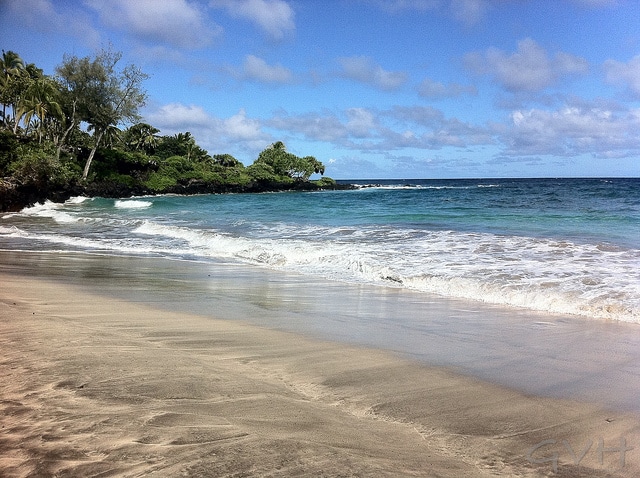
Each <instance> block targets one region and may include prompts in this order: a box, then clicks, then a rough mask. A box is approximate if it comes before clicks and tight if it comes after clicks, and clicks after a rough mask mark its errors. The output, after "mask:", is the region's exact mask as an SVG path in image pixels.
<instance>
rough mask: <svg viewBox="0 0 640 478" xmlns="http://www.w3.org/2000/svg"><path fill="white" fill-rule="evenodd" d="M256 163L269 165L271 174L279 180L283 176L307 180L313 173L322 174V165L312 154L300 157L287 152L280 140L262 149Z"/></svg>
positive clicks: (282, 178)
mask: <svg viewBox="0 0 640 478" xmlns="http://www.w3.org/2000/svg"><path fill="white" fill-rule="evenodd" d="M256 163H257V164H264V165H267V166H270V167H271V168H272V170H273V174H274V175H276V176H278V177H279V180H281V181H282V180H285V181H286V179H285V178H290V179H295V180H298V181H308V180H309V177H310V176H311V175H312V174H314V173H318V174H324V165H323V164H322V163H321V162H320V161H318V160H317V159H316V158H314V157H313V156H305V157H304V158H301V157H298V156H296V155H295V154H292V153H289V152H287V150H286V148H285V145H284V143H283V142H282V141H278V142H276V143H273V144H272V145H271V146H269V147H268V148H266V149H265V150H264V151H262V152H261V153H260V155H259V156H258V159H257V160H256V161H255V163H254V164H256Z"/></svg>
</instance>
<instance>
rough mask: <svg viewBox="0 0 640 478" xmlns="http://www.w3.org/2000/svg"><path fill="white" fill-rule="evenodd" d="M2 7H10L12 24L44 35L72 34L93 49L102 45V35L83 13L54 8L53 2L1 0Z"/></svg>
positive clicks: (58, 6)
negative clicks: (20, 25)
mask: <svg viewBox="0 0 640 478" xmlns="http://www.w3.org/2000/svg"><path fill="white" fill-rule="evenodd" d="M0 5H2V6H3V7H4V6H6V7H8V11H9V12H10V14H11V16H12V18H13V19H12V20H11V21H12V22H20V23H22V24H24V25H26V26H28V27H29V28H33V29H35V30H36V31H41V32H44V33H49V32H65V33H71V34H72V35H73V36H75V37H77V38H81V39H82V40H84V41H85V42H86V44H88V45H89V46H91V47H92V48H95V47H97V46H98V45H99V44H100V34H99V33H98V32H97V31H96V30H95V29H94V28H93V26H92V25H91V22H90V21H89V19H88V16H87V15H85V14H84V13H83V12H82V11H78V10H75V11H73V12H71V11H66V10H59V9H60V5H59V4H58V5H56V6H55V7H54V4H53V2H52V1H51V0H0ZM56 7H57V8H56Z"/></svg>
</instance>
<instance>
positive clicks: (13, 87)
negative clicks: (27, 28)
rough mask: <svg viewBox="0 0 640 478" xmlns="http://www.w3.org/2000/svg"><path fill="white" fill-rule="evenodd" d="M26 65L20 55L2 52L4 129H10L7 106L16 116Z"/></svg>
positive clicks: (0, 83)
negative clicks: (21, 79) (21, 80)
mask: <svg viewBox="0 0 640 478" xmlns="http://www.w3.org/2000/svg"><path fill="white" fill-rule="evenodd" d="M24 69H25V64H24V61H23V60H22V58H20V55H18V54H17V53H16V52H13V51H4V50H2V58H0V102H2V123H3V125H4V127H6V128H8V127H9V121H8V120H7V106H9V107H10V108H12V110H13V113H14V115H15V110H16V104H17V102H18V101H17V98H18V91H19V90H20V88H19V86H20V85H19V79H20V77H22V75H23V73H24Z"/></svg>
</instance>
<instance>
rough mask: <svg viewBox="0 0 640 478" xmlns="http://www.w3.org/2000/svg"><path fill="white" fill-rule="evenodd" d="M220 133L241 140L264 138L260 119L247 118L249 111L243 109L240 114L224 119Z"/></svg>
mask: <svg viewBox="0 0 640 478" xmlns="http://www.w3.org/2000/svg"><path fill="white" fill-rule="evenodd" d="M219 129H220V133H222V134H223V135H225V136H228V137H230V138H232V139H237V140H241V141H255V140H259V139H264V138H265V135H264V133H263V132H262V129H261V125H260V121H258V120H256V119H251V118H247V113H246V111H245V110H244V109H241V110H240V111H239V112H238V114H235V115H233V116H231V117H230V118H227V119H225V120H223V121H222V127H221V128H219Z"/></svg>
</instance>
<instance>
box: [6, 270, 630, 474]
mask: <svg viewBox="0 0 640 478" xmlns="http://www.w3.org/2000/svg"><path fill="white" fill-rule="evenodd" d="M22 274H23V275H21V272H20V271H19V270H13V271H11V274H7V273H5V272H3V273H0V281H1V282H2V284H3V287H2V291H1V292H0V311H1V313H0V318H1V319H0V329H1V332H0V343H1V344H2V345H1V347H2V350H3V358H2V362H0V373H1V375H2V377H1V380H2V382H1V383H2V384H3V385H2V388H1V389H2V394H1V402H0V403H1V406H2V415H1V416H2V428H1V429H0V449H1V450H3V451H2V452H0V469H1V470H3V474H5V475H6V476H29V475H30V474H36V475H37V474H39V475H40V476H53V475H54V474H56V473H59V474H60V475H64V476H91V475H98V474H103V475H104V476H114V475H130V476H134V475H135V476H177V475H179V474H182V475H184V476H261V475H269V476H451V477H454V476H469V477H472V476H474V477H475V476H495V475H496V474H498V475H503V476H515V475H518V476H596V477H597V476H637V475H638V473H640V415H639V414H637V413H636V414H632V413H623V412H614V411H611V410H605V409H603V408H601V407H598V406H596V405H594V404H590V403H586V402H584V401H582V402H579V401H575V400H560V399H553V398H542V397H539V396H534V395H527V394H525V393H522V392H517V391H514V390H512V389H508V388H505V387H501V386H498V385H493V384H490V383H487V382H482V381H480V380H478V379H474V378H470V377H468V376H462V375H458V374H456V373H453V372H451V371H448V370H446V369H444V368H442V367H433V366H428V365H426V364H423V363H418V362H416V361H412V360H408V359H407V358H402V357H400V356H398V355H397V354H394V353H391V352H388V351H383V350H376V349H371V348H365V347H363V346H357V345H349V344H342V343H337V342H331V341H326V340H319V339H312V338H307V337H305V336H303V335H301V334H298V333H292V332H287V331H282V330H274V329H273V328H270V327H263V326H257V325H251V324H247V323H244V322H241V321H236V320H231V321H230V320H221V319H223V318H224V316H223V315H220V316H219V317H220V318H212V317H210V316H207V317H205V316H203V315H198V314H189V313H186V312H184V311H175V310H167V309H166V308H162V307H159V305H161V304H158V303H154V302H153V298H151V297H146V296H145V295H144V294H140V296H139V301H125V300H123V299H121V298H115V297H107V296H105V295H104V291H101V290H99V289H98V288H96V287H95V286H93V287H94V290H93V292H91V287H92V286H91V284H87V286H86V287H82V288H80V287H78V286H74V285H72V284H68V283H64V281H61V280H51V279H50V280H42V279H34V278H32V277H28V276H27V275H24V274H25V272H22ZM120 287H126V284H122V285H121V286H120ZM216 315H217V314H216ZM594 359H597V357H594ZM623 442H624V443H623ZM588 444H590V445H589V447H588V449H587V445H588ZM623 445H624V447H623ZM536 447H537V448H536ZM621 447H622V448H625V447H626V448H633V449H632V450H627V451H622V452H621V451H615V450H620V449H622V448H621ZM599 450H600V451H599ZM571 452H573V454H572V453H571ZM556 457H557V463H556ZM623 458H624V462H622V459H623ZM556 465H557V471H555V470H554V468H556Z"/></svg>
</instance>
